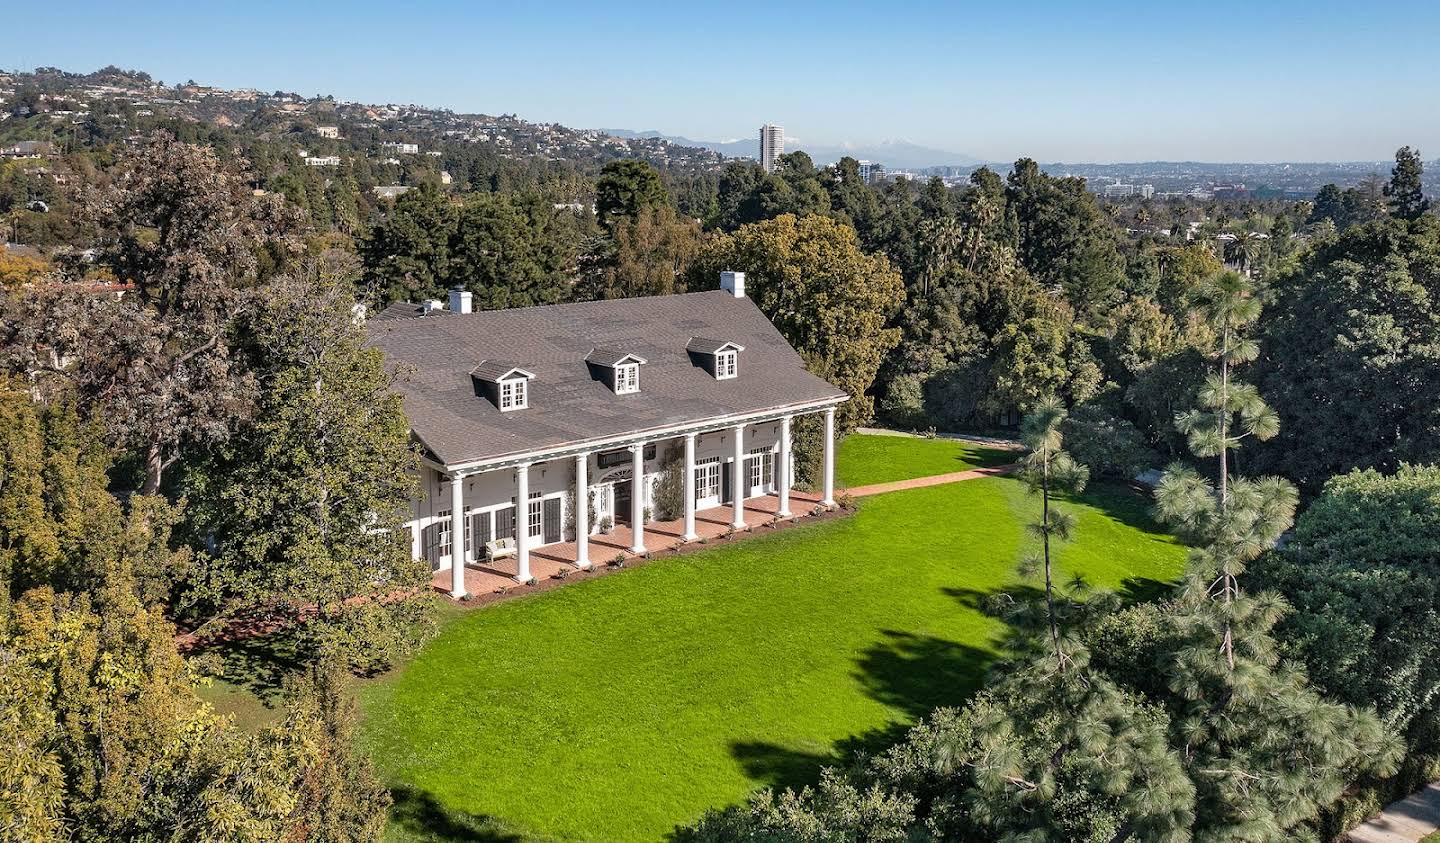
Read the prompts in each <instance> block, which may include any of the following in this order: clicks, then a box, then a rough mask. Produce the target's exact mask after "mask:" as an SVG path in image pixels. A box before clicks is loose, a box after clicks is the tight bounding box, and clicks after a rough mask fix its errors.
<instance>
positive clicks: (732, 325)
mask: <svg viewBox="0 0 1440 843" xmlns="http://www.w3.org/2000/svg"><path fill="white" fill-rule="evenodd" d="M406 310H407V309H406V308H400V307H395V306H393V305H392V307H391V308H389V309H387V311H386V313H387V318H384V319H373V320H371V321H370V322H369V323H368V326H367V327H368V330H369V334H370V339H371V342H372V343H373V344H374V345H375V346H376V347H377V348H379V349H380V350H381V351H383V352H384V353H385V356H386V359H387V361H388V362H389V363H390V364H391V365H394V366H398V367H399V368H400V369H401V371H402V372H405V373H408V374H406V375H405V376H404V377H402V379H401V381H400V382H399V383H398V384H397V388H398V389H399V391H400V393H401V394H402V395H403V396H404V399H405V412H406V414H407V415H409V417H410V424H411V426H412V428H413V429H414V431H415V434H416V435H417V436H418V437H419V438H420V440H421V441H422V442H423V443H424V444H425V447H426V448H427V449H428V450H429V451H430V453H431V455H432V456H433V457H434V458H435V459H437V460H438V461H440V462H442V463H446V464H449V465H455V464H460V463H466V462H471V461H474V460H481V459H487V458H492V457H502V456H505V455H508V454H516V453H523V452H527V451H534V450H539V449H542V448H549V447H562V446H564V445H566V444H569V443H572V442H577V441H583V440H588V439H593V438H598V437H608V436H624V435H627V434H632V433H641V432H644V431H646V430H652V429H655V428H660V427H667V426H670V425H676V424H684V423H689V422H702V421H705V420H707V419H714V418H721V417H725V416H731V415H735V414H740V413H751V412H762V411H765V410H772V409H781V408H784V407H790V406H795V405H798V404H804V403H809V402H819V401H827V400H842V399H844V398H845V397H846V396H845V393H843V392H842V391H841V390H840V389H838V388H837V387H834V386H832V385H830V384H829V383H826V382H825V381H824V380H821V379H820V378H818V377H816V376H815V375H812V374H810V373H809V372H807V371H806V370H805V366H804V363H803V362H802V361H801V359H800V355H798V354H796V353H795V350H794V349H792V348H791V347H790V345H789V344H788V343H786V342H785V339H784V338H783V337H781V336H780V332H779V331H777V330H776V329H775V326H774V325H772V324H770V320H768V319H766V318H765V315H764V314H763V313H761V312H760V309H759V308H758V307H756V306H755V303H754V302H752V301H751V300H750V299H748V298H736V297H734V296H732V295H730V294H729V293H727V292H724V291H722V290H714V291H710V292H703V293H686V294H683V295H674V296H654V297H650V298H638V299H618V300H614V301H598V302H582V303H577V304H559V305H549V306H545V307H529V308H520V309H516V310H495V311H484V312H479V313H468V314H446V315H445V316H444V317H443V318H435V316H434V315H432V316H427V317H424V318H415V317H413V316H412V317H410V318H405V317H404V316H403V313H404V312H406ZM409 312H413V311H409ZM699 335H710V336H722V337H732V338H733V339H732V340H726V342H735V343H737V344H739V345H743V346H745V351H744V352H742V353H741V359H742V368H741V374H740V377H738V378H734V379H730V380H716V379H715V378H714V377H712V376H711V375H710V374H709V373H708V372H706V371H705V369H704V368H702V367H701V366H700V365H697V363H698V361H697V360H696V359H695V357H694V356H693V354H692V353H691V352H690V351H689V350H688V346H689V343H690V340H691V339H692V338H694V337H696V336H699ZM597 347H601V348H614V349H626V352H625V353H628V354H637V355H639V356H642V357H644V358H645V359H646V360H647V361H649V362H648V363H647V364H646V366H645V367H644V372H643V374H642V375H641V378H640V391H639V392H637V393H632V394H629V395H616V394H615V393H613V392H611V390H610V388H609V387H608V386H607V385H605V384H604V383H603V382H602V381H600V380H597V379H596V377H595V375H594V374H592V371H593V370H592V369H591V367H590V366H588V365H586V360H585V358H586V356H587V355H588V354H589V353H590V352H591V351H593V350H595V349H596V348H597ZM502 360H503V361H509V362H508V363H507V364H506V365H511V366H516V367H519V368H522V369H524V370H526V371H528V372H532V373H534V379H533V380H531V381H530V389H529V393H530V395H529V404H530V406H529V407H528V408H527V409H524V410H517V411H514V412H509V413H501V412H500V411H499V409H497V408H496V407H495V405H494V404H492V403H491V402H490V401H488V400H486V399H485V398H484V397H482V396H480V395H477V394H476V386H475V384H474V381H473V380H472V379H471V377H470V373H471V372H472V370H474V369H475V368H476V367H477V366H478V365H479V364H481V363H482V362H487V365H488V363H489V362H493V361H502Z"/></svg>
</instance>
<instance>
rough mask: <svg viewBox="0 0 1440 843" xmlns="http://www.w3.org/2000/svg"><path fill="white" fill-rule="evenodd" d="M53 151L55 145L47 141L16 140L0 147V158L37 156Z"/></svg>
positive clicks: (49, 153) (52, 152)
mask: <svg viewBox="0 0 1440 843" xmlns="http://www.w3.org/2000/svg"><path fill="white" fill-rule="evenodd" d="M54 152H55V146H54V144H52V143H50V142H49V141H17V142H15V143H13V144H11V145H10V146H6V147H0V158H39V157H41V156H44V155H52V154H54Z"/></svg>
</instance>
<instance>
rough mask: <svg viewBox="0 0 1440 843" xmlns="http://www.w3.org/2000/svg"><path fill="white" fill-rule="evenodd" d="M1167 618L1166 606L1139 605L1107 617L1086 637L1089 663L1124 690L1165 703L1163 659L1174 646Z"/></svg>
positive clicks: (1166, 691) (1167, 690) (1088, 631)
mask: <svg viewBox="0 0 1440 843" xmlns="http://www.w3.org/2000/svg"><path fill="white" fill-rule="evenodd" d="M1165 614H1166V607H1165V606H1164V605H1163V604H1158V603H1136V604H1135V605H1133V606H1127V607H1125V608H1124V609H1121V610H1119V611H1117V612H1112V613H1110V614H1108V615H1106V616H1104V617H1103V618H1101V619H1100V620H1099V621H1098V622H1097V623H1096V624H1095V626H1094V627H1093V628H1091V629H1089V630H1087V631H1086V633H1085V644H1086V646H1087V647H1088V648H1089V650H1090V663H1091V664H1092V665H1094V666H1095V667H1096V668H1097V669H1099V670H1100V671H1101V672H1102V673H1104V674H1106V675H1108V676H1109V677H1110V678H1111V679H1114V680H1115V682H1116V684H1118V685H1121V686H1122V687H1126V688H1131V689H1133V690H1136V691H1139V692H1140V693H1142V694H1144V695H1145V696H1147V697H1149V698H1150V699H1152V700H1158V699H1163V698H1164V697H1165V696H1166V695H1168V694H1169V689H1168V688H1167V687H1166V685H1165V676H1164V673H1163V671H1162V670H1161V659H1162V656H1163V654H1165V653H1168V652H1171V651H1173V649H1174V646H1175V645H1174V643H1173V641H1172V640H1171V635H1172V634H1173V633H1172V632H1171V631H1170V625H1169V624H1167V623H1166V618H1165Z"/></svg>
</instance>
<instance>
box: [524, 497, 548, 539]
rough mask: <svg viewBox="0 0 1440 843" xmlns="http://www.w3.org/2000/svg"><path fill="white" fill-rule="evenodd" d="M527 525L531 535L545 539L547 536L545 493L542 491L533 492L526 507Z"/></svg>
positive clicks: (531, 536)
mask: <svg viewBox="0 0 1440 843" xmlns="http://www.w3.org/2000/svg"><path fill="white" fill-rule="evenodd" d="M525 526H526V528H527V529H528V530H529V531H530V532H529V533H528V535H529V537H530V538H532V539H534V538H539V539H542V540H543V539H544V537H545V509H544V495H543V494H541V493H540V492H531V493H530V500H529V505H528V506H526V507H525Z"/></svg>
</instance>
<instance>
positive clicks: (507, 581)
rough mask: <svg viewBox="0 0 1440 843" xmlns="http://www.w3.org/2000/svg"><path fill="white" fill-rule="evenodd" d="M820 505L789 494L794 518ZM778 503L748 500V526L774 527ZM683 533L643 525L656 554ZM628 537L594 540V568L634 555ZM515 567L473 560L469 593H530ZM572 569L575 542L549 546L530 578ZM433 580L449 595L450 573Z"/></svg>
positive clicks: (536, 556) (620, 531) (664, 525)
mask: <svg viewBox="0 0 1440 843" xmlns="http://www.w3.org/2000/svg"><path fill="white" fill-rule="evenodd" d="M819 502H820V495H818V494H816V493H813V492H799V491H792V492H791V493H790V512H791V514H792V518H793V517H794V516H799V515H808V514H809V513H810V511H811V510H812V509H813V508H814V507H815V506H816V505H817V504H819ZM779 503H780V501H779V498H777V497H776V496H775V495H765V496H764V497H759V498H750V499H749V500H747V501H745V524H746V526H747V527H752V528H753V527H759V526H763V525H765V524H768V523H770V521H771V520H772V519H773V518H774V517H775V510H776V508H777V507H778V506H779ZM731 514H732V510H731V508H730V507H729V506H717V507H713V508H711V509H706V510H701V511H700V512H697V513H695V532H696V533H698V534H699V536H700V538H706V539H711V538H715V537H716V536H721V535H724V534H725V533H726V532H728V531H729V529H730V516H731ZM684 531H685V530H684V522H683V521H682V520H676V521H652V522H650V523H649V524H646V525H645V547H646V548H647V549H648V550H649V551H650V552H652V553H654V552H657V551H661V550H674V549H676V548H678V547H679V546H681V545H683V544H684V542H683V541H681V539H680V536H681V535H682V534H683V533H684ZM630 538H631V537H630V528H629V527H627V526H626V525H624V524H618V525H616V526H615V528H614V529H613V530H611V531H610V533H609V534H608V535H605V534H596V535H593V536H591V537H590V562H591V564H593V565H595V566H596V567H601V566H603V565H605V563H607V562H609V561H611V560H612V559H614V558H615V557H616V556H624V557H626V558H627V559H628V558H630V557H632V556H634V554H632V553H631V552H630ZM517 567H518V562H517V560H516V559H515V557H513V556H512V557H510V558H508V559H500V560H497V561H495V562H489V561H483V560H482V561H479V562H470V563H468V564H467V565H466V566H465V590H466V591H467V592H469V593H470V594H472V595H484V594H493V593H494V592H496V591H499V590H501V589H505V590H517V591H522V592H523V591H525V590H527V589H525V588H524V587H522V586H521V585H520V584H519V583H517V582H516V581H515V575H516V571H517ZM574 570H577V569H576V567H575V543H574V542H563V543H561V544H552V545H546V546H545V547H541V548H536V549H534V550H531V551H530V575H531V576H532V577H534V578H535V579H536V580H545V579H548V578H549V577H552V576H554V575H555V574H556V573H558V572H560V571H566V572H569V571H574ZM430 582H431V585H433V586H434V587H435V589H436V590H437V591H443V592H446V593H447V594H448V593H449V591H450V569H449V568H441V569H440V570H438V571H436V572H435V574H434V576H433V577H432V578H431V581H430Z"/></svg>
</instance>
